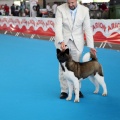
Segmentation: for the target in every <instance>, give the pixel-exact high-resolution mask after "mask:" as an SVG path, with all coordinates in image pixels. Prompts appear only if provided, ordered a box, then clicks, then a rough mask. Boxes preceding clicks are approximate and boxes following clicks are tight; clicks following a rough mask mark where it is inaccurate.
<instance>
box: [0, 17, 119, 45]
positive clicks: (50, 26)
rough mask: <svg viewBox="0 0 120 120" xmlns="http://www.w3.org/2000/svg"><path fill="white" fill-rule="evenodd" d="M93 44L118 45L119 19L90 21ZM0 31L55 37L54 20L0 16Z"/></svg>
mask: <svg viewBox="0 0 120 120" xmlns="http://www.w3.org/2000/svg"><path fill="white" fill-rule="evenodd" d="M91 28H92V31H93V37H94V41H95V42H106V41H107V42H109V43H114V44H120V19H115V20H103V19H102V20H97V19H91ZM0 30H6V31H12V32H21V33H27V34H37V35H40V36H53V37H54V36H55V32H54V18H39V17H13V16H0Z"/></svg>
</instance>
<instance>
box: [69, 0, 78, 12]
mask: <svg viewBox="0 0 120 120" xmlns="http://www.w3.org/2000/svg"><path fill="white" fill-rule="evenodd" d="M67 4H68V7H69V8H70V9H71V10H74V9H75V8H76V7H77V0H67Z"/></svg>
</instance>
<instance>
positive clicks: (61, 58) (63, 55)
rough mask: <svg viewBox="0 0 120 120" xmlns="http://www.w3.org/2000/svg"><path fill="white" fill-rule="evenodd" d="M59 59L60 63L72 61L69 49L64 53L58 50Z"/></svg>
mask: <svg viewBox="0 0 120 120" xmlns="http://www.w3.org/2000/svg"><path fill="white" fill-rule="evenodd" d="M57 59H58V61H59V62H60V63H64V62H66V61H68V60H69V59H70V55H69V49H68V48H67V49H66V50H64V51H61V50H60V49H57Z"/></svg>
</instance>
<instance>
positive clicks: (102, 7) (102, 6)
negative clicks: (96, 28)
mask: <svg viewBox="0 0 120 120" xmlns="http://www.w3.org/2000/svg"><path fill="white" fill-rule="evenodd" d="M100 8H101V10H103V11H105V10H106V9H107V6H106V4H105V3H104V2H103V3H102V5H101V7H100Z"/></svg>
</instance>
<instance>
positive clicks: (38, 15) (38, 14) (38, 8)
mask: <svg viewBox="0 0 120 120" xmlns="http://www.w3.org/2000/svg"><path fill="white" fill-rule="evenodd" d="M36 12H37V17H40V5H39V3H38V2H37V6H36Z"/></svg>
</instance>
